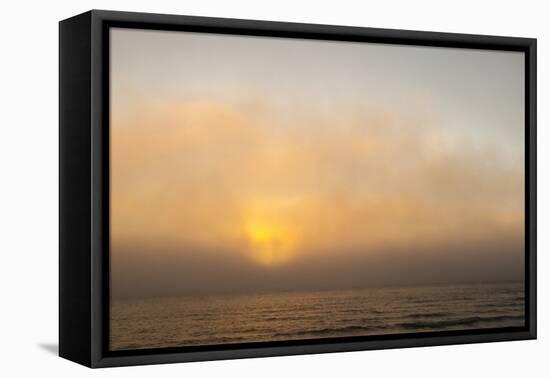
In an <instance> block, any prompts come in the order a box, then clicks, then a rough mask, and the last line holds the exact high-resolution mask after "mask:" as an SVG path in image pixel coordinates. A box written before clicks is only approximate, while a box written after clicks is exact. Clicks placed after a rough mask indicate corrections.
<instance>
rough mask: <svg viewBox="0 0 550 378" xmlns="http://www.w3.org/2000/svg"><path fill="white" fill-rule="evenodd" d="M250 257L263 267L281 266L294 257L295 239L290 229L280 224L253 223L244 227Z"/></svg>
mask: <svg viewBox="0 0 550 378" xmlns="http://www.w3.org/2000/svg"><path fill="white" fill-rule="evenodd" d="M245 231H246V236H247V240H248V244H249V248H250V255H251V257H252V259H253V260H254V261H256V262H257V263H259V264H261V265H264V266H277V265H282V264H285V263H287V262H289V261H290V260H292V258H293V257H294V256H295V251H296V246H297V237H296V234H295V233H294V232H293V231H292V230H291V228H290V227H287V226H284V225H282V224H278V223H274V222H267V221H254V222H250V223H249V224H247V226H246V230H245Z"/></svg>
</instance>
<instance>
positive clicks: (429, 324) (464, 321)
mask: <svg viewBox="0 0 550 378" xmlns="http://www.w3.org/2000/svg"><path fill="white" fill-rule="evenodd" d="M524 319H525V317H524V316H523V315H513V316H512V315H502V316H487V317H481V316H472V317H468V318H461V319H449V320H438V321H425V322H405V323H399V324H396V326H398V327H402V328H405V329H419V328H434V329H441V328H446V327H453V326H461V325H464V326H468V325H475V324H477V323H480V322H488V323H491V322H502V321H512V320H524Z"/></svg>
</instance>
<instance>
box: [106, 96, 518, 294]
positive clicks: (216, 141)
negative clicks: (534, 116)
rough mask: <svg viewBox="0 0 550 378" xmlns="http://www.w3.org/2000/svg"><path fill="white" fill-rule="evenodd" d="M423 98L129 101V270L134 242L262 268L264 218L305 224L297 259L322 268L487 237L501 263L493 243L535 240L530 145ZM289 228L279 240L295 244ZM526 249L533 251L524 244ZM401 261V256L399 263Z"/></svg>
mask: <svg viewBox="0 0 550 378" xmlns="http://www.w3.org/2000/svg"><path fill="white" fill-rule="evenodd" d="M422 104H424V107H423V108H422V107H419V108H414V107H408V108H407V109H409V110H406V111H405V110H403V111H398V110H395V109H384V108H380V107H373V106H370V105H369V104H360V103H359V104H354V105H350V106H348V107H346V108H342V107H339V108H328V109H322V110H318V109H312V108H309V107H308V106H307V105H305V104H302V103H293V104H285V105H274V104H270V103H269V102H267V101H266V100H264V98H263V97H261V96H252V97H247V98H245V99H243V100H242V101H241V102H239V103H232V104H229V103H222V102H214V101H200V100H197V101H190V100H186V101H179V102H172V103H165V104H157V105H155V104H153V103H151V102H143V103H141V104H140V105H139V106H136V107H134V108H133V109H132V111H129V112H127V113H125V114H119V113H117V112H116V109H115V112H113V116H112V131H111V164H112V167H111V169H112V175H111V196H112V197H111V206H112V208H111V217H112V220H111V225H112V246H113V248H112V251H111V254H112V256H113V259H114V261H115V265H114V267H115V269H116V271H121V272H122V271H123V270H124V269H122V270H121V269H119V268H120V267H121V266H124V264H127V265H132V259H133V258H134V257H135V256H134V255H133V252H132V251H134V250H135V251H138V250H139V253H138V252H135V253H136V256H137V255H139V256H142V257H143V256H146V255H147V254H150V255H151V256H156V257H155V258H160V259H161V260H162V256H165V257H166V259H167V260H166V261H171V259H172V258H173V257H169V256H173V254H174V253H176V255H177V256H180V257H179V258H181V259H187V258H192V256H195V257H196V258H199V257H197V255H204V254H207V255H208V256H211V255H213V256H217V258H210V257H208V258H206V260H205V261H202V260H201V261H202V263H201V264H202V265H201V267H202V268H200V269H199V270H198V271H199V272H200V271H201V269H202V270H204V271H209V270H208V269H210V270H211V269H212V267H214V266H217V265H216V264H215V261H224V264H228V266H232V264H233V263H235V264H236V266H242V267H247V268H246V269H249V270H250V271H252V272H254V271H261V270H262V267H259V266H258V265H257V264H254V261H253V260H254V259H250V258H249V257H254V254H255V253H257V252H258V251H257V250H256V251H255V250H254V249H255V248H256V249H257V245H256V247H255V246H254V243H253V242H251V240H250V239H251V238H250V232H247V229H249V225H250V224H261V225H262V226H261V227H264V228H265V229H268V230H275V231H272V234H273V235H277V234H278V235H283V234H288V235H290V234H292V238H293V241H292V245H293V249H294V251H293V253H294V255H295V256H294V259H285V261H286V260H294V263H293V264H290V263H289V264H288V265H289V266H290V265H294V266H299V264H298V262H299V261H306V260H308V261H310V263H309V264H308V266H310V267H315V266H317V265H318V264H317V265H316V263H315V261H316V260H319V259H334V260H335V261H336V260H338V261H339V262H341V265H342V266H343V265H346V263H345V261H347V260H348V261H349V262H348V264H351V265H353V264H354V263H353V261H354V260H353V259H354V258H356V257H353V258H352V256H355V255H357V253H359V252H358V251H360V253H359V255H360V256H363V257H362V258H363V259H364V258H367V257H365V256H369V255H370V256H380V261H383V260H384V259H383V256H384V255H387V256H389V255H388V253H390V252H388V251H392V252H391V256H401V258H403V256H410V255H411V254H414V253H417V254H421V255H422V252H421V251H422V250H429V251H432V252H430V253H429V254H428V255H429V256H431V258H436V256H438V254H439V255H440V257H438V258H444V259H445V260H446V261H450V260H449V258H450V255H455V254H457V253H465V254H466V255H468V256H471V258H472V259H475V258H476V256H478V257H479V259H481V260H482V259H483V257H482V256H481V255H484V253H485V254H487V253H488V252H484V251H483V250H481V249H480V248H477V247H475V246H476V245H477V246H479V245H484V246H486V248H485V249H486V250H487V251H489V250H491V251H492V252H491V253H490V255H491V256H492V258H493V257H494V258H496V260H495V264H496V265H495V266H496V268H497V269H498V253H494V248H492V247H490V248H489V247H487V246H492V245H496V244H498V243H501V242H502V240H503V239H510V240H512V241H516V242H517V240H522V239H523V221H524V220H523V198H524V193H523V190H524V189H523V172H522V163H521V157H515V156H514V157H510V156H504V155H503V154H502V153H501V152H500V151H501V150H500V149H498V146H496V147H495V146H492V145H491V143H490V141H487V142H486V143H481V142H480V141H479V140H477V139H475V138H472V136H471V135H468V134H465V133H461V130H452V129H449V128H443V127H439V126H438V117H437V114H436V113H435V112H433V111H432V110H430V103H429V101H427V102H426V100H423V101H422ZM247 227H248V228H247ZM277 230H278V231H277ZM281 230H292V231H284V232H283V231H281ZM281 237H282V236H281ZM276 238H277V237H275V236H273V237H272V239H273V240H272V241H270V243H272V244H277V243H279V244H284V241H279V242H277V241H276V240H275V239H276ZM516 242H515V244H514V245H517V243H516ZM256 244H257V243H256ZM287 244H288V243H287ZM460 245H463V246H464V247H463V248H462V250H461V248H460V247H459V246H460ZM499 245H500V244H499ZM436 246H437V248H435V247H436ZM447 247H448V248H447ZM269 248H270V249H269V250H270V251H274V252H273V253H274V254H276V253H277V250H276V249H277V247H276V246H270V247H269ZM145 250H146V251H148V252H144V251H145ZM473 250H475V251H476V252H475V253H474V254H472V253H471V251H473ZM166 251H170V252H166ZM205 251H208V252H205ZM461 251H462V252H461ZM382 252H383V253H382ZM510 253H511V252H510ZM510 253H508V255H509V254H510ZM514 253H515V254H516V255H517V256H518V258H519V259H520V260H521V257H522V256H523V250H522V249H521V248H520V249H518V250H516V251H515V252H514ZM159 256H161V257H159ZM342 256H344V257H342ZM480 256H481V257H480ZM193 258H194V257H193ZM140 259H141V260H147V259H146V258H140ZM216 259H217V260H216ZM346 259H347V260H346ZM141 260H140V261H141ZM397 260H398V258H396V257H392V258H389V257H388V264H389V263H390V262H392V261H397ZM208 261H209V262H210V263H208ZM228 261H232V262H233V263H231V264H229V263H228ZM434 261H435V260H434ZM118 264H120V266H119V265H118ZM209 264H210V265H209ZM249 264H251V265H249ZM383 265H384V264H383V263H380V266H383ZM178 266H180V267H181V265H178ZM289 266H287V267H286V268H284V269H290V268H289ZM206 267H209V268H206ZM302 268H303V270H302V272H305V271H309V270H308V269H306V268H305V266H303V267H302ZM180 269H181V268H180ZM279 269H283V268H281V267H279ZM338 269H340V270H341V271H346V268H343V267H340V266H339V268H338ZM504 270H505V271H507V272H509V271H510V269H508V268H507V269H504ZM320 271H323V269H320V268H319V272H320ZM181 272H188V269H183V270H181ZM197 274H198V273H197ZM251 274H252V273H251ZM255 274H256V273H253V274H252V276H254V275H255ZM289 274H290V273H289ZM296 274H298V275H299V274H300V273H299V272H298V271H297V272H296ZM388 274H389V273H388ZM120 275H121V276H125V274H124V273H120ZM311 276H312V277H317V276H319V275H318V274H317V275H316V274H314V273H311ZM497 276H498V275H497ZM512 276H514V275H512ZM515 276H517V274H516V275H515ZM342 277H343V276H342ZM312 279H313V278H312ZM316 280H317V281H319V280H320V279H319V278H317V279H313V282H317V281H316ZM382 281H384V282H386V281H388V279H384V280H381V281H380V282H382ZM389 281H391V279H390V280H389ZM397 281H400V280H397ZM129 282H134V281H132V280H130V281H129ZM134 283H135V282H134ZM220 285H221V286H223V285H222V284H221V283H220ZM302 285H303V284H302ZM312 285H313V286H315V285H314V284H312ZM123 286H124V285H123ZM126 286H128V285H125V287H126ZM221 286H220V287H221ZM212 289H214V288H212Z"/></svg>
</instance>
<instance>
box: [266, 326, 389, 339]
mask: <svg viewBox="0 0 550 378" xmlns="http://www.w3.org/2000/svg"><path fill="white" fill-rule="evenodd" d="M386 328H388V327H387V326H357V325H352V326H347V327H333V328H318V329H308V330H302V331H293V332H277V333H275V334H274V336H275V337H293V336H324V335H325V336H326V335H332V334H342V333H350V332H358V331H378V330H382V329H386Z"/></svg>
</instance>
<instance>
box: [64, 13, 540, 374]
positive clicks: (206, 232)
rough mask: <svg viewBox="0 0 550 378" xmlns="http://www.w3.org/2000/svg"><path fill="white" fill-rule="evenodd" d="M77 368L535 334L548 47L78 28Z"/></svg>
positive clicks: (71, 134) (325, 29)
mask: <svg viewBox="0 0 550 378" xmlns="http://www.w3.org/2000/svg"><path fill="white" fill-rule="evenodd" d="M59 26H60V34H59V36H60V55H59V80H60V81H59V86H60V100H59V106H60V108H59V115H60V121H59V122H60V238H59V240H60V247H59V301H60V302H59V322H60V324H59V354H60V355H61V356H62V357H65V358H67V359H69V360H72V361H75V362H78V363H80V364H83V365H86V366H89V367H107V366H117V365H135V364H153V363H166V362H182V361H200V360H215V359H229V358H243V357H263V356H277V355H292V354H305V353H325V352H339V351H353V350H367V349H381V348H402V347H414V346H427V345H445V344H456V343H475V342H489V341H505V340H525V339H533V338H536V161H535V158H536V129H535V127H536V40H535V39H530V38H515V37H496V36H482V35H466V34H448V33H433V32H418V31H402V30H385V29H371V28H358V27H344V26H326V25H310V24H295V23H280V22H265V21H249V20H233V19H217V18H202V17H188V16H174V15H159V14H144V13H126V12H112V11H96V10H94V11H90V12H87V13H84V14H81V15H78V16H75V17H73V18H69V19H67V20H64V21H61V22H60V25H59Z"/></svg>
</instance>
